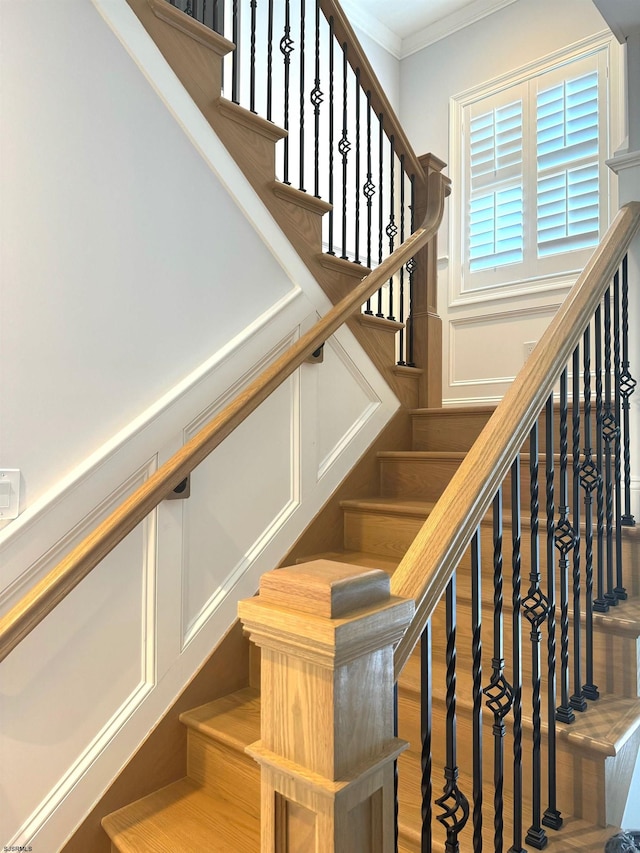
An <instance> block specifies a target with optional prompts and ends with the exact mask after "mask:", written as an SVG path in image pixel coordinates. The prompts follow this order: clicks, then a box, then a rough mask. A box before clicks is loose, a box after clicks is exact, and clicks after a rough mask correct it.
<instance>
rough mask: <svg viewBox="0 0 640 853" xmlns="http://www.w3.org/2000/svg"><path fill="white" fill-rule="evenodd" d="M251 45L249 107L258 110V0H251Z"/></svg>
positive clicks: (253, 111)
mask: <svg viewBox="0 0 640 853" xmlns="http://www.w3.org/2000/svg"><path fill="white" fill-rule="evenodd" d="M249 5H250V6H251V46H250V53H249V109H250V110H251V112H252V113H255V111H256V15H257V8H258V0H251V3H250V4H249Z"/></svg>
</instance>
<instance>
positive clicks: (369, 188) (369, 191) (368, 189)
mask: <svg viewBox="0 0 640 853" xmlns="http://www.w3.org/2000/svg"><path fill="white" fill-rule="evenodd" d="M372 177H373V172H372V171H371V92H367V180H366V183H365V185H364V187H363V188H362V192H363V194H364V197H365V198H366V200H367V266H368V267H369V269H371V260H372V259H371V217H372V209H371V205H372V202H373V196H374V195H375V192H376V187H375V184H374V183H373V181H372V180H371V179H372ZM364 313H365V314H373V311H372V310H371V299H370V298H369V299H367V307H366V309H365V312H364Z"/></svg>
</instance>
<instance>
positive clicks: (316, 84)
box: [309, 0, 324, 198]
mask: <svg viewBox="0 0 640 853" xmlns="http://www.w3.org/2000/svg"><path fill="white" fill-rule="evenodd" d="M315 12H316V20H315V76H314V79H313V89H312V90H311V94H310V95H309V100H310V101H311V105H312V106H313V118H314V133H313V141H314V173H313V194H314V196H315V197H316V198H320V104H321V103H322V101H323V99H324V94H323V92H322V89H321V88H320V0H316V9H315Z"/></svg>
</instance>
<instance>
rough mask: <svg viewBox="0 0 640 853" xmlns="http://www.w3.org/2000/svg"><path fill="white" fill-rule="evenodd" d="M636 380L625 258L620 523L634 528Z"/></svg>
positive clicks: (623, 281)
mask: <svg viewBox="0 0 640 853" xmlns="http://www.w3.org/2000/svg"><path fill="white" fill-rule="evenodd" d="M636 384H637V383H636V380H635V379H634V378H633V376H632V375H631V373H630V371H629V264H628V260H627V256H626V255H625V256H624V258H623V259H622V370H621V373H620V394H621V395H622V426H623V429H624V515H623V516H622V519H621V523H622V525H623V526H625V527H634V526H635V523H636V520H635V518H634V517H633V515H632V513H631V447H630V441H631V439H630V435H629V410H630V408H631V403H630V402H629V397H630V396H631V395H632V394H633V392H634V390H635V387H636Z"/></svg>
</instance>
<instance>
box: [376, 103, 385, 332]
mask: <svg viewBox="0 0 640 853" xmlns="http://www.w3.org/2000/svg"><path fill="white" fill-rule="evenodd" d="M378 125H379V136H378V167H379V172H378V263H379V264H381V263H382V258H383V257H384V248H383V243H382V241H383V237H384V194H383V191H382V190H383V179H384V115H383V114H382V113H380V115H379V116H378ZM376 317H384V311H383V310H382V288H380V290H379V291H378V311H377V312H376Z"/></svg>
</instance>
